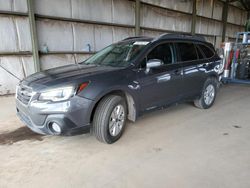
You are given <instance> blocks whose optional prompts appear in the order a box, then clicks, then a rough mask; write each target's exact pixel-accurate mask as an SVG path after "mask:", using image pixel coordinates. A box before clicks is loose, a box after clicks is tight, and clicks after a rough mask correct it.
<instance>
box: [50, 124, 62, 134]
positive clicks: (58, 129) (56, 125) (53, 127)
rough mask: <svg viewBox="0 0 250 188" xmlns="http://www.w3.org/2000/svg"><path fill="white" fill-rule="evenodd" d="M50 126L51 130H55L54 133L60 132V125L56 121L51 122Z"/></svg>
mask: <svg viewBox="0 0 250 188" xmlns="http://www.w3.org/2000/svg"><path fill="white" fill-rule="evenodd" d="M51 128H52V130H53V131H54V132H55V133H61V131H62V130H61V127H60V126H59V125H58V124H57V123H55V122H54V123H52V125H51Z"/></svg>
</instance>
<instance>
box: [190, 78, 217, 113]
mask: <svg viewBox="0 0 250 188" xmlns="http://www.w3.org/2000/svg"><path fill="white" fill-rule="evenodd" d="M217 87H218V81H217V80H216V78H209V79H207V80H206V82H205V84H204V86H203V90H202V94H201V96H200V98H199V99H196V100H195V101H194V104H195V106H196V107H198V108H201V109H208V108H210V107H211V106H212V105H213V104H214V101H215V98H216V94H217Z"/></svg>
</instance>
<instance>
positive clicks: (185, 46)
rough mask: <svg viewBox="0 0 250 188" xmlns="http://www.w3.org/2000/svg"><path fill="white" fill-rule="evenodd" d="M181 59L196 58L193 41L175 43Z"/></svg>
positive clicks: (191, 59)
mask: <svg viewBox="0 0 250 188" xmlns="http://www.w3.org/2000/svg"><path fill="white" fill-rule="evenodd" d="M177 45H178V48H179V53H180V58H181V61H193V60H197V54H196V49H195V46H194V44H193V43H177Z"/></svg>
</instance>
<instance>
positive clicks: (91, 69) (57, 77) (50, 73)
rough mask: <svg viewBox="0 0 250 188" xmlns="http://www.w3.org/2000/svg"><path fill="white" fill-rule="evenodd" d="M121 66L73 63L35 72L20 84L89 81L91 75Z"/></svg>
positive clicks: (38, 87) (58, 83)
mask: <svg viewBox="0 0 250 188" xmlns="http://www.w3.org/2000/svg"><path fill="white" fill-rule="evenodd" d="M119 69H121V68H117V67H110V66H97V65H84V64H74V65H67V66H62V67H57V68H53V69H49V70H46V71H42V72H38V73H35V74H33V75H31V76H28V77H27V78H25V79H24V80H23V81H22V82H21V84H22V85H25V86H28V87H32V88H33V89H42V88H44V87H49V86H55V85H65V84H70V83H74V84H77V83H78V82H82V81H89V80H90V79H91V77H93V76H97V75H98V74H103V73H107V72H110V71H115V70H119Z"/></svg>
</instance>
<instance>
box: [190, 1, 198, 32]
mask: <svg viewBox="0 0 250 188" xmlns="http://www.w3.org/2000/svg"><path fill="white" fill-rule="evenodd" d="M196 13H197V10H196V0H193V12H192V26H191V34H192V35H195V27H196Z"/></svg>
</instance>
